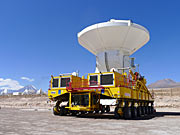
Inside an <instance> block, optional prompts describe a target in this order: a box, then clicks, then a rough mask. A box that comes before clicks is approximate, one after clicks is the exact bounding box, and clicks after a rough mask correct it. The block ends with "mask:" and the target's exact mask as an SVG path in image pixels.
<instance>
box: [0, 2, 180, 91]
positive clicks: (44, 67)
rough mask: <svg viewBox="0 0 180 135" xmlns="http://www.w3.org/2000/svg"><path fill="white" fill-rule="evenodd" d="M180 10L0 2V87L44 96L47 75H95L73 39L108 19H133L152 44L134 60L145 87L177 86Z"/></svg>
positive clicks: (157, 5)
mask: <svg viewBox="0 0 180 135" xmlns="http://www.w3.org/2000/svg"><path fill="white" fill-rule="evenodd" d="M179 5H180V1H178V0H173V1H170V0H169V1H164V0H158V1H157V0H150V1H145V0H137V1H134V0H126V1H124V0H111V1H110V0H86V1H85V0H74V1H73V0H71V1H70V0H64V1H63V0H0V87H2V86H6V85H9V83H12V82H14V83H15V84H16V86H17V87H18V85H19V87H22V86H25V85H28V84H33V85H34V86H36V87H37V88H43V90H45V91H46V90H47V89H48V85H49V79H50V75H51V74H53V75H58V74H59V73H69V72H73V71H76V70H79V71H80V73H81V75H82V74H84V73H89V72H94V70H95V56H94V55H93V54H91V53H90V52H88V51H87V50H86V49H84V48H83V47H81V46H80V45H79V44H78V41H77V33H78V32H80V31H81V30H82V29H83V28H85V27H86V26H89V25H91V24H95V23H99V22H105V21H108V20H110V19H126V20H127V19H131V20H132V21H133V22H135V23H138V24H141V25H143V26H145V27H146V28H147V29H148V30H149V32H150V41H149V42H148V43H147V44H146V45H145V46H144V47H143V48H141V49H140V50H138V51H137V52H136V53H135V54H133V57H136V60H135V62H136V63H138V64H140V72H141V74H142V75H144V76H145V77H146V78H147V82H148V84H149V83H152V82H155V81H156V80H159V79H164V78H171V79H173V80H175V81H177V82H179V81H180V78H179V76H180V69H179V67H180V60H179V58H180V53H179V52H180V26H179V24H180V8H179ZM22 77H23V78H22ZM28 78H29V79H31V80H29V79H28ZM15 84H13V85H12V84H11V86H12V87H14V86H15Z"/></svg>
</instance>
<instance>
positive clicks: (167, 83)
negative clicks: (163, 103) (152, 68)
mask: <svg viewBox="0 0 180 135" xmlns="http://www.w3.org/2000/svg"><path fill="white" fill-rule="evenodd" d="M175 87H180V82H175V81H173V80H172V79H163V80H158V81H156V82H154V83H151V84H149V85H148V88H150V89H152V88H175Z"/></svg>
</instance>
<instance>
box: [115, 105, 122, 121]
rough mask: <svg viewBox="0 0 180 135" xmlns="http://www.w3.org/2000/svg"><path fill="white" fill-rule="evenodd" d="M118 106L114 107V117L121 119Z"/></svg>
mask: <svg viewBox="0 0 180 135" xmlns="http://www.w3.org/2000/svg"><path fill="white" fill-rule="evenodd" d="M118 109H119V108H118V107H116V108H115V109H114V117H115V118H116V119H119V118H120V117H121V116H120V114H119V113H118Z"/></svg>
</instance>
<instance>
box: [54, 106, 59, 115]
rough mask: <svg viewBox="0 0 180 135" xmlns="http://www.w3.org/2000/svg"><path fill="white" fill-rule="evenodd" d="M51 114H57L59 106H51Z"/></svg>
mask: <svg viewBox="0 0 180 135" xmlns="http://www.w3.org/2000/svg"><path fill="white" fill-rule="evenodd" d="M53 114H54V115H59V114H60V109H59V107H57V106H54V107H53Z"/></svg>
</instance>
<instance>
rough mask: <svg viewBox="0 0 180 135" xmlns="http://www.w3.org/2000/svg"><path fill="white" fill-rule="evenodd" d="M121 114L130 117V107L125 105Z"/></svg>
mask: <svg viewBox="0 0 180 135" xmlns="http://www.w3.org/2000/svg"><path fill="white" fill-rule="evenodd" d="M123 114H124V118H125V119H131V118H132V113H131V107H125V108H124V113H123Z"/></svg>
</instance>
